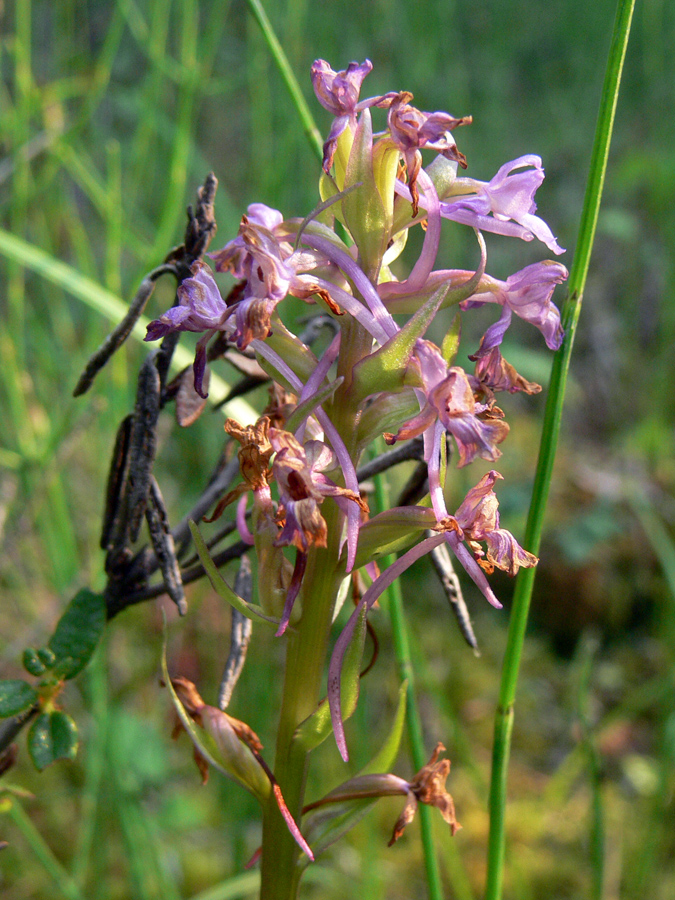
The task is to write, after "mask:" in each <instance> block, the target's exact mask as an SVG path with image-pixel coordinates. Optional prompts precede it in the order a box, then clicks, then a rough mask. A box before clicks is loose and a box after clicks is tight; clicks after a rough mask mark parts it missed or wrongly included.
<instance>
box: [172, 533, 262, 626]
mask: <svg viewBox="0 0 675 900" xmlns="http://www.w3.org/2000/svg"><path fill="white" fill-rule="evenodd" d="M188 525H189V526H190V531H191V533H192V540H193V541H194V542H195V549H196V551H197V555H198V556H199V560H200V562H201V564H202V565H203V566H204V571H205V572H206V574H207V575H208V578H209V581H210V582H211V586H212V588H213V590H214V591H215V592H216V594H218V596H219V597H220V598H221V599H222V600H225V601H226V602H227V603H229V604H230V606H233V607H234V608H235V609H238V610H239V612H240V613H241V614H242V615H244V616H246V618H247V619H253V620H254V621H257V620H258V619H260V620H261V621H263V622H267V624H268V625H275V626H278V625H279V620H278V619H273V618H272V617H271V616H266V615H265V613H264V611H263V609H262V608H261V607H260V606H258V605H257V604H255V603H247V602H246V600H244V599H243V598H242V597H240V596H239V594H237V593H236V591H234V590H233V589H232V588H231V587H230V586H229V584H228V583H227V582H226V581H225V579H224V578H223V576H222V575H221V574H220V572H219V571H218V569H217V567H216V564H215V563H214V561H213V560H212V559H211V554H210V553H209V548H208V547H207V546H206V541H205V540H204V538H203V537H202V535H201V532H200V530H199V528H197V526H196V524H195V523H194V522H193V521H192V520H190V521H189V522H188Z"/></svg>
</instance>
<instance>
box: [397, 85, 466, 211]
mask: <svg viewBox="0 0 675 900" xmlns="http://www.w3.org/2000/svg"><path fill="white" fill-rule="evenodd" d="M412 97H413V95H412V94H410V93H408V91H401V93H400V94H398V95H397V96H396V98H395V99H394V100H393V101H392V103H391V105H390V107H389V114H388V124H389V133H390V134H391V139H392V141H393V142H394V144H396V146H397V147H398V148H399V150H400V151H401V153H402V154H403V158H404V160H405V164H406V169H407V170H408V187H409V189H410V193H411V195H412V207H413V217H415V216H416V215H417V213H418V211H419V193H418V190H417V178H418V175H419V173H420V169H421V168H422V154H421V152H420V151H421V149H422V147H428V148H429V149H431V150H437V151H438V153H440V154H441V156H444V157H445V158H446V159H449V160H452V161H454V162H458V163H459V164H460V166H462V168H466V157H465V156H464V154H463V153H460V152H459V150H458V149H457V146H456V144H455V139H454V138H453V136H452V134H451V133H450V132H451V131H452V130H453V129H454V128H458V127H459V126H460V125H470V124H471V116H464V117H463V118H461V119H456V118H455V117H454V116H451V115H449V114H448V113H446V112H433V113H429V112H421V111H420V110H419V109H415V107H414V106H411V105H410V103H409V101H410V100H412Z"/></svg>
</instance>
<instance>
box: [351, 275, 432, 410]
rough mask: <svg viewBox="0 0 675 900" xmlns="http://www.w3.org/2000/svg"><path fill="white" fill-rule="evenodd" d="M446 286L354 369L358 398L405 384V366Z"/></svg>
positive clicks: (406, 381)
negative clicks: (359, 394)
mask: <svg viewBox="0 0 675 900" xmlns="http://www.w3.org/2000/svg"><path fill="white" fill-rule="evenodd" d="M448 290H449V288H448V285H445V284H444V285H441V287H440V288H439V289H438V290H437V291H435V293H433V294H432V295H431V297H429V299H428V300H427V302H426V303H425V304H424V306H422V307H421V308H420V309H418V310H417V312H416V313H415V315H414V316H412V318H411V319H410V320H409V321H408V322H406V324H405V325H404V326H403V328H401V330H400V331H399V332H398V333H397V334H395V335H394V337H393V338H391V339H390V340H388V341H387V343H386V344H384V346H382V347H380V348H379V350H376V351H375V352H374V353H371V354H370V355H369V356H366V357H365V359H363V360H362V361H361V362H360V363H359V364H358V365H357V366H356V367H355V369H354V381H355V383H356V385H357V388H358V390H359V391H360V393H361V394H362V396H364V397H367V396H368V395H369V394H374V393H376V392H380V391H400V390H401V389H402V388H403V387H404V386H405V384H407V383H409V381H408V379H409V378H410V373H409V372H408V363H409V360H410V357H411V355H412V352H413V349H414V347H415V342H416V341H417V340H419V339H420V338H421V337H422V336H423V335H424V333H425V332H426V330H427V328H428V327H429V325H430V324H431V322H432V320H433V318H434V316H435V315H436V313H437V312H438V310H439V308H440V306H441V304H442V303H443V300H444V299H445V295H446V294H447V293H448Z"/></svg>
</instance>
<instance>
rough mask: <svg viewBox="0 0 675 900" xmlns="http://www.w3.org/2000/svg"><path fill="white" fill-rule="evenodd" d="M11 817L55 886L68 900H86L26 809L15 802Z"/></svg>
mask: <svg viewBox="0 0 675 900" xmlns="http://www.w3.org/2000/svg"><path fill="white" fill-rule="evenodd" d="M9 815H10V818H11V819H12V821H13V822H14V824H15V825H16V827H17V828H18V829H19V831H20V832H21V834H22V835H23V837H24V839H25V841H26V843H27V844H28V846H29V847H30V849H31V850H32V851H33V853H34V854H35V856H36V857H37V859H38V860H39V861H40V863H41V864H42V865H43V866H44V868H45V870H46V872H47V874H48V875H49V876H50V878H51V879H52V881H53V882H54V886H55V887H56V888H57V890H58V891H59V893H60V894H61V895H62V896H64V897H65V898H66V900H85V898H84V894H81V893H80V889H79V888H78V886H77V885H76V884H75V882H74V881H73V880H72V878H71V877H70V875H69V874H68V873H67V872H66V870H65V869H64V868H63V866H62V864H61V863H60V862H59V860H58V859H57V858H56V857H55V856H54V854H53V853H52V851H51V849H50V848H49V846H48V845H47V844H46V842H45V840H44V838H43V837H42V835H41V834H40V832H39V831H38V830H37V828H36V827H35V825H33V822H32V821H31V819H30V817H29V816H28V815H27V814H26V811H25V810H24V808H23V807H22V806H21V805H20V804H19V803H18V801H16V800H13V801H12V805H11V807H10V810H9Z"/></svg>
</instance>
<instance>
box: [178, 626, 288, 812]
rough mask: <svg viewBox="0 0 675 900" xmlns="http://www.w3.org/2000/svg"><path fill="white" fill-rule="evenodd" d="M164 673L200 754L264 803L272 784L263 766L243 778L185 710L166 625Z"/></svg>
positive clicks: (182, 721)
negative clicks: (170, 663)
mask: <svg viewBox="0 0 675 900" xmlns="http://www.w3.org/2000/svg"><path fill="white" fill-rule="evenodd" d="M162 675H163V676H164V682H165V684H166V686H167V688H168V690H169V694H170V695H171V700H172V701H173V705H174V708H175V710H176V713H177V714H178V718H179V719H180V721H181V724H182V725H183V728H184V729H185V730H186V731H187V733H188V736H189V738H190V740H191V741H192V743H193V744H194V746H195V748H196V749H197V751H198V752H199V753H200V755H201V756H203V757H204V759H205V760H206V762H207V763H208V764H209V765H210V766H213V768H214V769H216V770H217V771H218V772H220V773H221V775H225V776H226V777H227V778H231V779H232V780H233V781H236V782H237V783H238V784H240V785H241V786H242V787H243V788H245V789H246V790H247V791H249V792H250V793H251V794H253V796H254V797H255V798H256V799H257V800H259V801H260V803H264V802H265V800H266V799H267V797H268V796H269V792H270V787H271V786H270V783H269V781H268V779H267V777H266V776H265V773H264V772H263V770H262V768H259V767H258V766H257V763H256V767H257V768H256V770H253V769H252V770H251V771H252V772H253V771H257V772H259V776H257V777H254V778H251V777H247V778H243V777H241V774H239V773H238V772H236V771H235V770H234V769H233V768H232V767H231V766H226V764H225V762H224V761H223V759H222V757H221V754H220V752H219V750H218V747H217V745H216V742H215V740H214V739H213V738H212V737H211V735H210V734H208V732H206V731H205V730H204V729H203V728H198V727H197V726H196V725H195V723H194V722H193V721H192V719H191V718H190V716H189V715H188V714H187V712H186V711H185V707H184V706H183V704H182V703H181V702H180V699H179V697H178V694H177V693H176V691H175V690H174V687H173V685H172V683H171V676H170V675H169V670H168V667H167V664H166V627H165V631H164V641H163V645H162ZM241 747H242V752H248V753H250V751H249V750H248V749H247V747H246V746H245V745H244V744H242V745H241ZM250 755H251V760H252V761H253V760H255V757H254V756H253V754H252V753H251V754H250Z"/></svg>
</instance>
